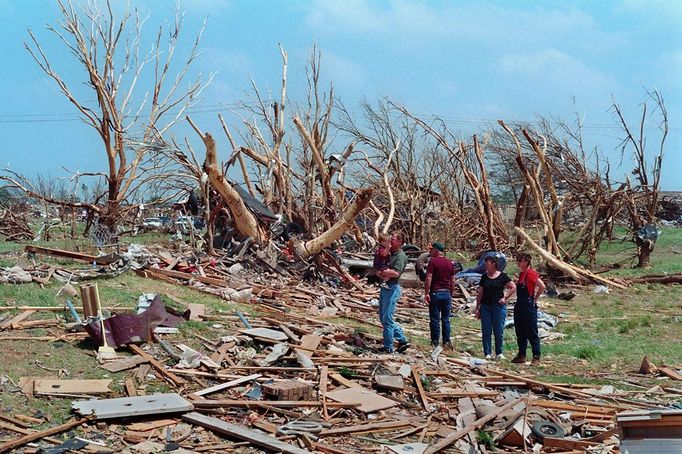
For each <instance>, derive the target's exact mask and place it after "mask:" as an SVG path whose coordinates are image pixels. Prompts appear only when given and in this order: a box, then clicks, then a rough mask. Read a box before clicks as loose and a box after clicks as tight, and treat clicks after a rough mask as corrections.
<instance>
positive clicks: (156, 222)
mask: <svg viewBox="0 0 682 454" xmlns="http://www.w3.org/2000/svg"><path fill="white" fill-rule="evenodd" d="M162 226H163V222H162V221H161V219H159V218H144V219H143V220H142V227H146V228H149V229H160V228H161V227H162Z"/></svg>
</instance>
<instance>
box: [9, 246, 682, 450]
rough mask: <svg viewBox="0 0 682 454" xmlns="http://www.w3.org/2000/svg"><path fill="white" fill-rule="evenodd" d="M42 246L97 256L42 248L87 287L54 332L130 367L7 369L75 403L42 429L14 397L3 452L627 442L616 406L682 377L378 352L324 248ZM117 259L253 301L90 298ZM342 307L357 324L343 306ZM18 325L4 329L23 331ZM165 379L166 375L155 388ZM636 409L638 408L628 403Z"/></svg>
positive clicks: (50, 271)
mask: <svg viewBox="0 0 682 454" xmlns="http://www.w3.org/2000/svg"><path fill="white" fill-rule="evenodd" d="M32 252H33V253H49V254H51V255H57V256H61V257H65V255H64V253H69V254H71V256H70V258H72V259H74V260H80V261H82V262H83V263H88V264H90V263H91V262H94V263H95V265H97V263H98V261H99V263H101V267H98V266H95V267H94V268H92V266H91V265H90V266H89V268H88V269H85V268H84V269H83V270H67V269H60V268H59V267H56V266H41V267H35V268H33V269H30V270H24V272H26V273H27V274H29V275H30V276H32V277H33V278H38V279H39V280H40V281H39V283H47V282H49V281H50V279H52V278H56V279H60V280H63V281H65V284H66V285H64V288H63V291H64V293H67V294H71V296H72V297H74V296H77V295H78V294H79V293H80V295H81V297H82V298H81V301H82V303H83V304H82V306H80V305H79V306H73V305H72V307H71V309H72V311H71V314H72V316H73V317H74V319H76V321H75V323H70V324H69V326H68V327H69V328H71V329H73V328H78V326H79V325H80V326H81V327H83V328H84V329H85V330H86V332H87V333H86V332H78V331H76V332H68V331H66V330H64V332H63V334H61V335H60V336H59V337H58V338H59V339H60V340H62V341H67V342H77V341H81V340H83V339H85V338H87V337H91V338H92V339H94V340H95V344H96V345H107V346H110V347H115V348H117V352H116V353H115V354H114V355H112V356H113V357H111V356H110V357H108V358H104V357H102V356H100V367H101V368H102V369H104V370H105V371H106V372H108V373H113V374H119V373H120V374H122V375H118V376H117V377H121V378H120V379H119V378H117V380H119V381H120V382H121V385H122V386H121V387H120V389H121V390H122V391H121V392H119V393H114V392H112V391H111V389H110V385H111V384H112V379H111V378H107V379H94V380H69V379H64V377H63V376H61V375H62V374H61V371H53V372H56V373H57V376H56V377H55V376H49V377H24V378H22V379H21V381H20V382H19V383H11V382H9V381H7V380H5V382H4V383H3V387H4V391H7V390H8V389H10V388H12V390H14V391H17V392H19V391H20V392H23V393H24V394H25V395H27V396H31V397H33V398H59V399H65V402H66V403H65V405H69V406H70V407H71V408H72V410H73V413H74V414H75V415H76V416H75V417H74V418H73V419H71V420H69V421H66V422H65V423H63V424H61V425H55V426H52V427H50V428H49V429H46V430H34V429H33V427H34V426H36V425H38V424H41V423H44V422H45V420H44V419H43V418H41V417H40V415H30V416H29V415H22V414H15V413H13V412H11V411H9V412H3V414H1V415H0V434H2V441H1V442H0V443H2V444H0V452H8V451H11V450H23V452H50V453H62V452H71V451H83V452H130V453H141V452H160V451H174V452H223V451H233V450H236V451H240V452H249V451H248V450H249V449H250V450H251V452H255V451H258V450H265V451H269V452H285V453H302V452H325V453H332V454H346V453H360V452H396V453H434V452H448V451H449V452H488V451H489V450H491V449H493V448H492V447H493V446H497V447H498V449H500V450H502V451H503V452H519V451H521V450H523V451H525V452H529V451H530V452H618V450H619V438H618V436H619V432H618V426H617V422H619V421H620V419H623V421H631V420H632V418H637V417H639V418H640V419H645V418H646V415H648V414H649V413H648V412H650V411H651V410H655V411H656V412H658V413H659V414H660V413H661V411H662V410H661V409H662V408H665V407H666V406H667V405H668V403H669V402H671V401H673V400H676V399H679V398H680V395H682V391H681V390H680V389H679V388H676V387H673V386H667V387H666V386H663V385H661V386H656V387H645V386H641V385H639V384H637V383H624V385H627V386H628V387H629V388H633V387H634V388H635V389H636V391H625V392H622V391H619V390H617V389H616V388H615V387H614V386H606V387H600V388H599V389H593V387H592V386H590V385H572V384H557V383H546V382H543V381H540V380H536V379H535V378H532V377H531V376H530V375H528V374H526V373H524V372H519V373H510V372H508V371H507V370H505V369H504V367H503V366H502V364H501V363H486V362H485V361H483V360H479V359H477V358H475V357H469V356H462V354H461V353H459V352H454V351H441V352H437V353H436V354H433V355H431V354H429V352H428V351H426V350H421V349H419V348H418V347H417V348H413V349H411V350H408V351H407V353H405V354H398V355H385V354H380V353H379V347H380V345H381V336H379V335H376V334H372V332H377V330H379V329H380V328H381V325H380V324H379V322H378V319H377V314H376V308H375V307H374V306H373V305H372V303H371V301H372V300H373V299H375V298H376V297H377V295H378V289H377V288H375V287H370V286H366V285H364V284H362V283H360V282H357V281H355V280H352V278H350V277H349V276H347V275H346V273H344V271H343V270H341V269H339V268H337V267H336V266H335V265H334V264H332V263H331V262H328V261H324V262H318V263H315V266H314V267H312V269H311V266H310V264H304V265H303V266H300V264H292V265H291V266H290V267H287V266H284V265H283V264H282V263H279V262H277V261H276V260H274V261H273V260H272V259H271V258H269V257H268V255H267V254H263V253H250V254H246V253H244V254H242V255H241V256H240V257H234V256H233V257H226V258H223V259H216V258H214V257H210V256H202V257H196V256H194V255H192V254H180V253H171V252H169V251H166V250H162V249H155V248H142V247H133V248H130V249H129V250H128V251H127V252H124V253H122V254H121V255H119V256H118V257H108V258H101V257H95V258H94V259H93V257H92V256H87V255H83V254H78V253H73V252H69V251H58V250H48V249H45V248H42V249H40V250H38V249H35V248H33V249H32ZM121 257H122V258H123V259H124V260H119V258H121ZM323 260H326V259H323ZM122 262H124V263H125V265H124V266H122V265H121V263H122ZM334 263H335V262H334ZM122 268H125V269H128V268H134V269H136V272H137V273H138V274H139V275H141V276H144V277H148V278H150V279H160V280H163V281H167V282H171V283H175V284H180V285H189V286H192V287H194V288H196V289H198V290H200V291H203V292H207V293H210V294H212V295H216V296H219V297H220V298H223V299H224V300H226V301H229V302H242V303H243V302H248V303H250V305H251V307H252V308H253V311H254V314H255V315H254V314H252V315H248V314H244V313H241V312H239V311H237V310H232V311H227V312H222V311H221V312H220V313H212V312H210V311H209V310H208V308H206V307H205V306H203V305H201V304H196V303H191V302H184V301H181V300H178V299H177V298H173V303H174V304H175V305H180V306H182V307H183V308H184V311H181V312H178V313H173V311H171V310H170V308H168V307H166V305H164V303H163V301H162V298H159V297H157V296H155V295H142V296H141V297H140V299H139V302H138V308H137V311H135V312H137V314H130V313H129V312H130V310H129V309H128V310H120V309H117V308H111V307H104V308H101V307H97V308H95V309H93V307H91V303H92V298H94V300H96V301H97V303H96V304H99V302H98V297H97V296H95V297H92V298H91V292H90V290H88V289H89V288H90V289H91V288H92V285H91V284H87V281H88V279H93V278H96V277H101V276H107V275H109V274H111V273H118V272H120V270H121V269H122ZM320 273H321V274H322V275H320ZM332 277H335V279H332ZM320 281H322V282H324V285H320V284H319V282H320ZM77 282H79V283H80V287H81V288H80V292H78V291H76V289H75V287H74V286H75V285H77V284H76V283H77ZM330 282H331V283H336V285H329V283H330ZM71 283H73V285H71ZM421 293H422V292H421V291H419V290H417V289H406V290H405V292H404V294H403V297H402V299H401V303H400V305H399V308H398V310H397V313H396V318H397V320H398V321H399V322H400V323H401V324H403V326H404V328H405V329H406V332H407V333H408V335H410V336H412V337H413V338H414V339H417V338H420V337H422V338H426V337H427V334H428V311H426V310H425V308H424V306H423V303H422V301H421ZM470 299H471V295H470V294H469V291H468V289H467V287H466V286H465V285H462V286H460V294H459V295H456V298H455V300H456V302H457V303H458V304H456V306H457V307H458V309H456V315H459V316H464V317H471V315H470V313H469V311H467V309H466V307H467V302H468V301H469V300H470ZM226 307H227V308H228V309H229V305H227V306H226ZM2 309H4V310H3V311H2V315H0V330H6V331H11V330H20V329H23V328H30V327H35V326H44V325H40V323H50V326H52V327H54V326H55V325H59V326H63V322H60V321H58V320H56V319H50V320H29V319H30V317H31V316H32V315H33V314H35V313H36V311H42V310H52V311H54V310H55V309H57V310H63V308H49V307H37V306H36V307H30V306H26V307H12V309H17V310H18V311H19V312H18V313H16V314H15V315H11V316H10V315H9V314H10V311H9V310H7V309H10V307H5V308H2ZM102 310H104V311H106V312H112V313H113V314H114V315H112V316H110V317H108V318H106V320H105V319H103V318H101V317H99V315H101V312H102ZM80 313H83V315H84V317H83V320H82V321H80V322H79V320H81V319H80ZM339 317H343V318H344V319H346V321H348V322H352V324H353V325H355V327H350V326H348V324H341V323H340V322H339ZM187 319H192V320H195V321H197V322H200V323H204V324H206V325H207V327H208V328H209V329H208V330H207V331H205V332H202V335H199V334H193V335H191V341H187V340H184V342H178V341H173V338H174V336H175V335H176V333H177V326H178V325H180V324H182V323H183V322H184V320H187ZM546 322H547V324H548V326H551V327H553V326H555V325H556V321H555V320H552V319H549V318H548V319H547V320H546ZM100 324H101V325H100ZM349 324H350V323H349ZM100 326H102V327H103V329H101V328H99V327H100ZM103 333H104V336H103V335H102V334H103ZM7 334H8V333H3V335H2V336H0V341H2V340H3V339H9V338H10V336H11V335H12V334H11V333H9V335H7ZM456 334H457V336H456V339H459V340H460V341H461V339H463V338H466V337H467V336H469V337H473V338H477V337H478V335H479V333H478V330H474V329H471V330H461V331H459V332H458V333H456ZM24 337H25V338H29V337H30V336H24ZM35 339H45V337H42V338H39V337H35ZM53 340H54V339H53ZM105 340H106V342H105ZM92 361H93V362H94V361H96V359H95V358H93V359H92ZM521 367H522V368H523V367H524V366H521ZM642 367H643V370H642V371H641V372H642V374H648V375H649V376H651V375H653V374H665V375H666V377H668V378H671V379H673V380H682V376H680V375H679V373H678V372H677V370H676V369H675V368H671V367H665V366H662V367H656V366H654V365H652V364H650V363H648V365H647V367H646V368H645V365H643V366H642ZM160 381H163V382H165V386H166V387H167V389H168V391H169V392H164V393H157V394H154V393H151V394H150V393H149V390H150V389H152V388H155V389H158V387H159V382H160ZM614 383H615V382H614ZM615 384H617V383H615ZM123 392H124V393H125V394H122V393H123ZM93 397H96V399H94V398H93ZM627 411H636V412H638V413H633V414H629V415H630V416H627V415H628V414H626V413H623V412H627ZM623 414H625V415H626V417H623V416H618V415H623ZM663 414H666V415H667V414H668V413H666V412H665V411H663ZM632 415H635V416H632ZM637 415H639V416H637ZM628 418H630V419H628ZM673 419H674V418H673ZM678 419H679V418H678ZM675 421H677V419H675ZM621 426H622V424H621ZM640 429H641V427H640ZM623 430H624V429H623V428H622V427H621V435H622V434H623V433H625V432H624V431H623ZM635 432H636V431H635ZM61 433H67V435H68V437H67V439H66V440H64V439H61V438H55V435H57V434H61ZM632 452H635V451H632Z"/></svg>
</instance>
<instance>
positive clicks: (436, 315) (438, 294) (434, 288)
mask: <svg viewBox="0 0 682 454" xmlns="http://www.w3.org/2000/svg"><path fill="white" fill-rule="evenodd" d="M444 251H445V245H443V243H438V242H436V243H432V244H431V248H430V249H429V252H430V254H431V259H430V260H429V265H428V267H427V268H426V281H425V282H424V291H425V295H424V301H426V303H427V304H428V305H429V319H430V323H429V329H430V331H431V346H433V347H437V346H438V340H439V338H440V334H441V332H440V328H441V322H442V328H443V332H442V333H443V336H442V339H441V340H442V341H443V348H452V343H451V342H450V311H451V310H452V293H453V291H454V288H455V271H457V270H455V267H454V265H453V263H452V262H451V261H450V260H448V259H447V258H445V257H444V256H443V252H444Z"/></svg>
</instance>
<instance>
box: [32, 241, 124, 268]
mask: <svg viewBox="0 0 682 454" xmlns="http://www.w3.org/2000/svg"><path fill="white" fill-rule="evenodd" d="M24 250H25V251H26V252H30V253H33V254H45V255H51V256H53V257H65V258H69V259H72V260H76V261H79V262H86V263H92V262H95V263H97V264H98V265H109V264H111V263H114V262H115V261H116V260H117V259H116V258H115V257H112V256H111V255H104V256H101V257H98V256H95V255H88V254H81V253H80V252H73V251H65V250H63V249H52V248H47V247H41V246H33V245H28V246H26V248H25V249H24Z"/></svg>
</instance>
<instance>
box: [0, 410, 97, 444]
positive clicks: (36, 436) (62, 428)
mask: <svg viewBox="0 0 682 454" xmlns="http://www.w3.org/2000/svg"><path fill="white" fill-rule="evenodd" d="M87 421H88V418H82V419H74V420H71V421H69V422H66V423H64V424H62V425H59V426H56V427H52V428H50V429H45V430H41V431H40V432H35V433H32V434H28V435H24V436H23V437H21V438H17V439H16V440H12V441H8V442H7V443H4V444H2V445H0V452H9V451H11V450H13V449H16V448H18V447H19V446H24V445H25V444H28V443H31V442H33V441H36V440H40V439H42V438H45V437H49V436H51V435H55V434H58V433H61V432H65V431H67V430H69V429H72V428H74V427H76V426H80V425H81V424H83V423H85V422H87Z"/></svg>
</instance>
